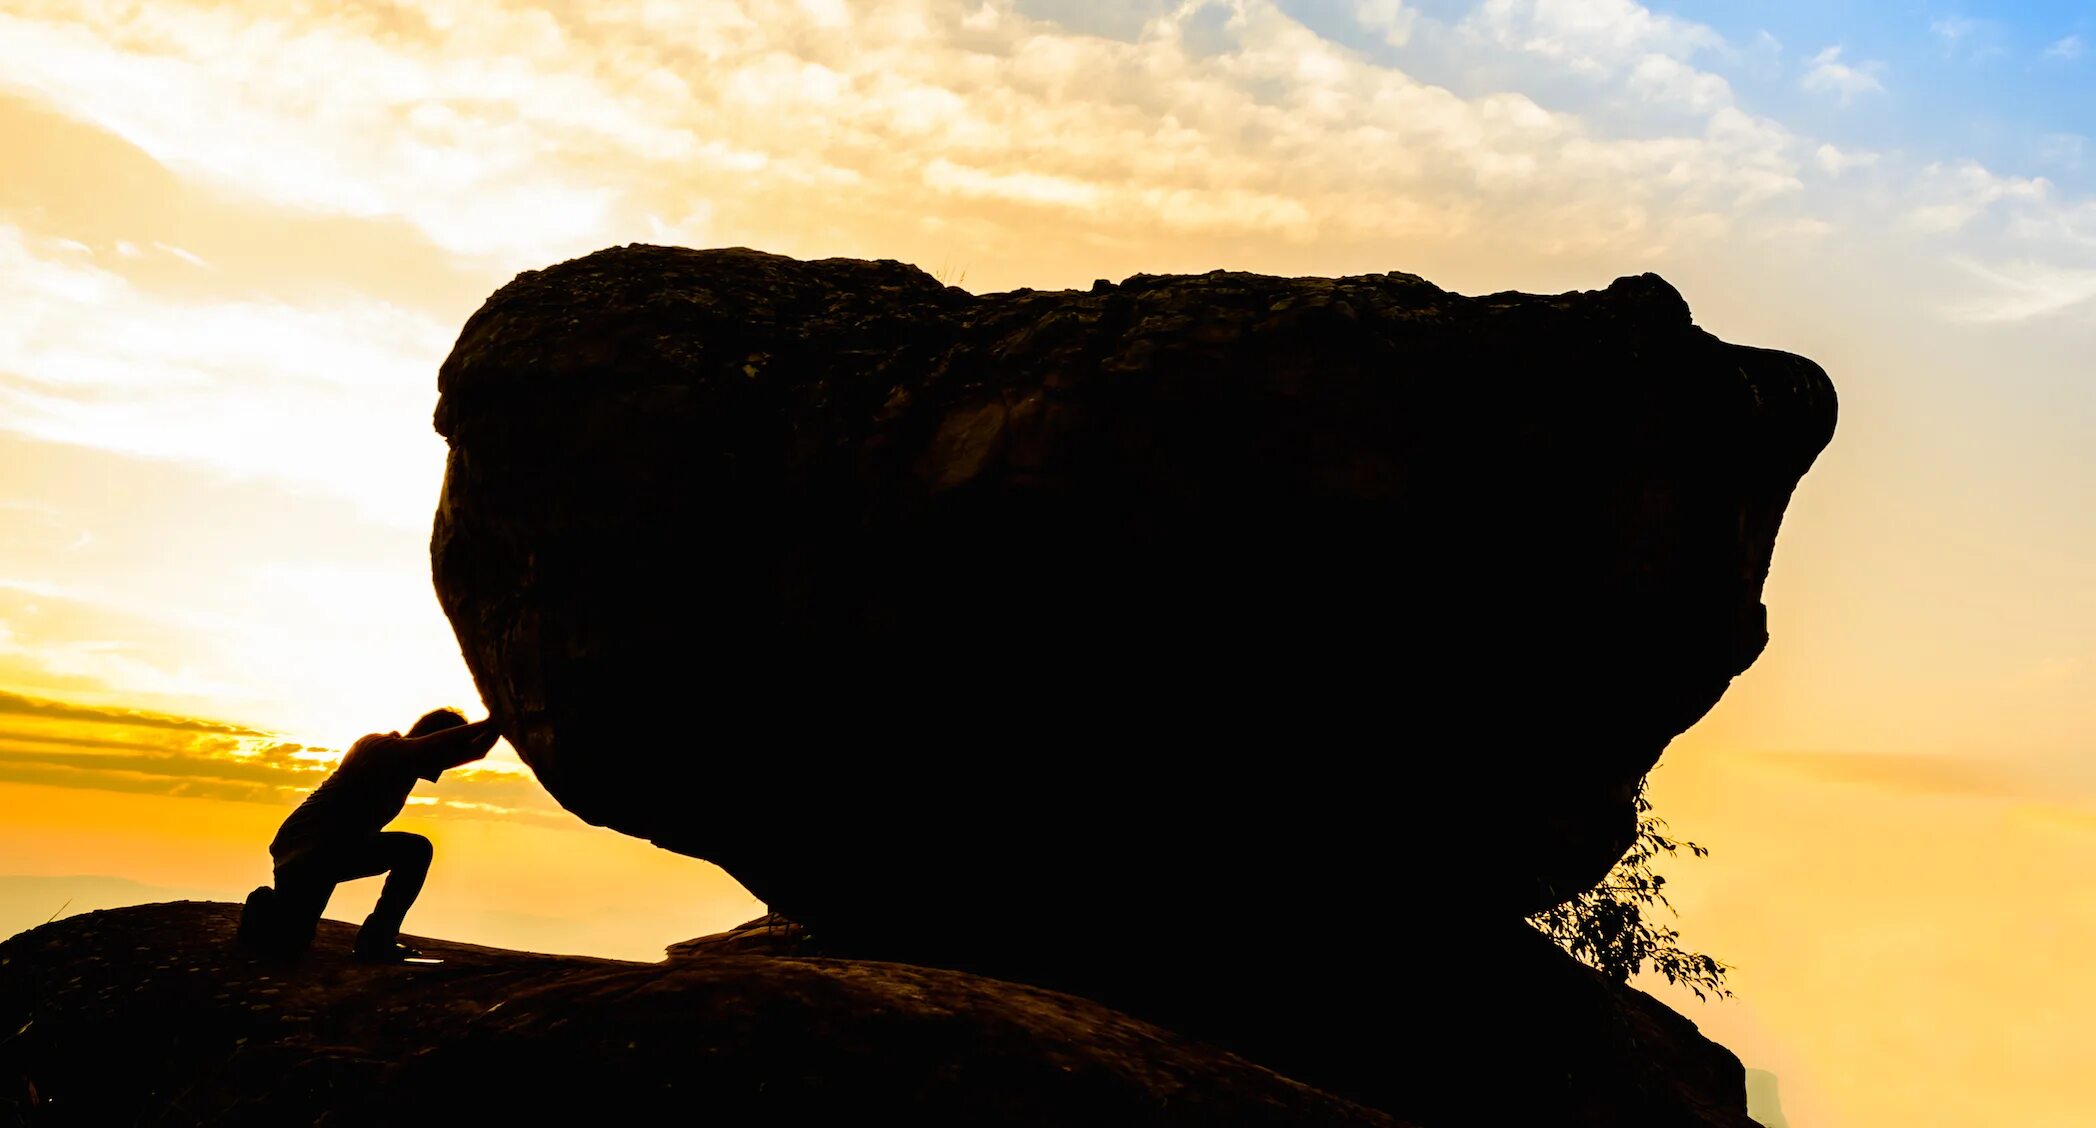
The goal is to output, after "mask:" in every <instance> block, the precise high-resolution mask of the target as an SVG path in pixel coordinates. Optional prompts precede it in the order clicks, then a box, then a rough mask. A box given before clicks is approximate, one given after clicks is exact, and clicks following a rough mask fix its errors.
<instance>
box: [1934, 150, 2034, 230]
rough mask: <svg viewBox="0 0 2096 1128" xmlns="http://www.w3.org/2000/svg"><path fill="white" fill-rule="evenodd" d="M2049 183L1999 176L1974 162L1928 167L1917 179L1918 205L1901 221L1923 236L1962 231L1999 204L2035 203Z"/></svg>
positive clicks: (2026, 178) (2030, 178)
mask: <svg viewBox="0 0 2096 1128" xmlns="http://www.w3.org/2000/svg"><path fill="white" fill-rule="evenodd" d="M2051 191H2052V183H2051V182H2050V181H2048V180H2046V179H2045V178H2044V177H2035V178H2032V177H2021V176H1999V175H1996V174H1995V173H1993V172H1992V171H1989V170H1988V168H1987V167H1986V166H1985V165H1982V164H1980V163H1979V162H1978V161H1958V162H1955V163H1952V164H1932V165H1929V166H1928V167H1926V168H1924V169H1922V171H1921V175H1920V177H1919V179H1918V185H1917V195H1918V196H1919V198H1920V201H1921V202H1919V203H1916V204H1914V205H1913V206H1912V207H1910V208H1909V209H1908V210H1907V212H1906V215H1905V216H1904V217H1903V220H1904V223H1905V225H1906V226H1907V227H1908V228H1909V229H1911V230H1913V231H1916V232H1919V233H1921V234H1925V235H1947V234H1951V233H1953V232H1956V231H1960V230H1962V229H1963V228H1964V227H1965V226H1966V225H1967V224H1969V223H1971V222H1972V221H1973V220H1974V219H1977V218H1978V217H1979V216H1980V215H1981V214H1982V213H1984V212H1985V211H1986V210H1987V209H1989V208H1991V207H1993V206H1994V205H1995V204H1998V203H2001V202H2003V201H2024V202H2029V203H2039V202H2043V201H2045V200H2046V199H2047V197H2048V196H2049V195H2050V193H2051Z"/></svg>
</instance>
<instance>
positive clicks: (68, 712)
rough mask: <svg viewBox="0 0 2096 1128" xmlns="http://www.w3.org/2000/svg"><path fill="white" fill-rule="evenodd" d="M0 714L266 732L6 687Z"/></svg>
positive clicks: (231, 733) (225, 731) (234, 733)
mask: <svg viewBox="0 0 2096 1128" xmlns="http://www.w3.org/2000/svg"><path fill="white" fill-rule="evenodd" d="M0 715H4V716H27V717H49V718H53V719H56V720H66V721H91V722H94V723H96V724H104V725H117V726H121V727H125V728H153V729H169V730H173V731H176V732H201V733H215V734H220V735H225V736H265V735H267V734H266V733H263V732H261V731H259V730H256V729H251V728H247V727H246V726H244V725H235V724H228V723H226V722H224V721H208V720H202V719H199V718H196V717H173V716H168V715H166V714H162V713H150V712H144V711H141V710H135V709H110V708H103V707H100V706H93V705H72V704H68V703H66V702H63V701H49V700H45V699H42V698H36V697H26V696H24V695H22V694H19V693H8V692H5V691H0Z"/></svg>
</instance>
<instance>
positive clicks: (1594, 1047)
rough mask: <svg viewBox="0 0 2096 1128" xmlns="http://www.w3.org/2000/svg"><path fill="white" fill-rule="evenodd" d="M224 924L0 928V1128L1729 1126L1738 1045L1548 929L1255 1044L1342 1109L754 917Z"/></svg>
mask: <svg viewBox="0 0 2096 1128" xmlns="http://www.w3.org/2000/svg"><path fill="white" fill-rule="evenodd" d="M238 914H239V909H238V907H237V906H234V905H224V904H213V903H202V902H177V903H172V904H161V905H141V906H137V907H134V908H128V909H116V910H111V911H107V912H98V913H90V914H86V915H84V916H79V917H74V918H70V919H67V920H63V921H59V922H56V923H53V924H48V925H45V926H43V927H41V928H37V929H33V930H31V931H29V932H25V933H23V934H21V935H19V936H16V937H14V938H13V939H10V940H8V941H6V942H5V943H4V944H0V1038H4V1041H0V1124H22V1125H29V1124H35V1125H74V1124H79V1125H101V1124H170V1125H184V1124H214V1125H239V1124H255V1125H277V1124H308V1123H312V1124H325V1125H330V1126H337V1128H339V1126H344V1125H365V1124H437V1123H445V1124H457V1123H516V1124H538V1123H549V1122H550V1123H614V1124H616V1123H655V1122H666V1121H669V1120H671V1119H674V1120H676V1121H679V1122H683V1121H693V1122H697V1121H705V1122H709V1123H724V1124H758V1123H761V1124H767V1125H783V1126H792V1125H825V1126H828V1125H835V1124H840V1123H908V1124H930V1125H940V1124H952V1125H962V1124H969V1125H974V1124H1000V1125H1073V1126H1074V1125H1146V1126H1147V1125H1223V1126H1227V1125H1247V1126H1251V1125H1276V1126H1278V1125H1333V1126H1337V1125H1406V1124H1418V1125H1426V1126H1433V1128H1438V1126H1455V1125H1472V1124H1515V1123H1553V1124H1569V1125H1595V1126H1600V1125H1626V1124H1636V1125H1649V1126H1655V1128H1665V1126H1672V1125H1683V1126H1689V1125H1716V1126H1722V1128H1751V1122H1750V1121H1748V1120H1747V1119H1746V1117H1745V1114H1744V1111H1743V1105H1744V1088H1743V1081H1742V1075H1741V1072H1740V1068H1739V1063H1738V1061H1737V1060H1736V1059H1734V1058H1733V1057H1732V1056H1731V1055H1730V1054H1729V1053H1727V1052H1726V1051H1725V1050H1724V1049H1722V1048H1721V1047H1718V1046H1715V1045H1713V1044H1711V1043H1709V1042H1707V1041H1705V1040H1704V1039H1702V1038H1701V1037H1700V1035H1698V1034H1696V1032H1695V1027H1694V1026H1693V1025H1692V1024H1690V1023H1689V1022H1688V1021H1687V1020H1685V1019H1682V1018H1681V1017H1680V1016H1678V1015H1675V1014H1673V1013H1672V1012H1671V1011H1668V1010H1667V1009H1666V1008H1665V1007H1662V1006H1660V1005H1659V1004H1657V1003H1656V1002H1654V1001H1652V1000H1651V999H1649V998H1647V997H1645V996H1643V995H1641V994H1639V993H1638V992H1635V991H1629V990H1627V989H1624V988H1620V987H1615V986H1612V985H1609V984H1607V983H1604V982H1603V981H1601V980H1600V979H1599V978H1598V977H1595V976H1593V975H1592V974H1591V973H1588V972H1586V971H1585V969H1583V968H1579V967H1577V966H1576V965H1573V964H1571V963H1570V961H1568V960H1564V959H1563V958H1562V956H1560V955H1559V954H1558V953H1556V952H1555V951H1554V950H1553V949H1550V948H1549V946H1548V945H1547V944H1542V945H1541V946H1540V947H1538V946H1535V945H1519V944H1517V945H1512V946H1499V945H1494V944H1491V943H1483V944H1479V945H1471V946H1468V947H1466V949H1465V950H1464V951H1462V952H1461V953H1458V954H1456V958H1455V960H1454V962H1453V964H1452V965H1451V966H1449V967H1447V968H1446V969H1444V972H1445V973H1444V974H1441V975H1438V976H1431V975H1429V976H1421V977H1420V978H1421V979H1422V980H1423V981H1426V982H1439V983H1441V984H1443V986H1442V987H1440V988H1438V989H1437V988H1429V987H1425V986H1422V987H1421V988H1419V989H1418V990H1416V991H1414V992H1413V994H1412V996H1411V997H1410V998H1409V999H1407V1000H1406V1001H1405V1003H1404V1005H1403V1007H1402V1009H1399V1010H1394V1011H1391V1012H1387V1013H1379V1014H1367V1013H1360V1014H1357V1015H1356V1016H1355V1017H1356V1020H1357V1022H1358V1024H1359V1025H1358V1027H1357V1028H1349V1027H1347V1026H1342V1025H1329V1026H1327V1027H1325V1028H1321V1029H1308V1028H1299V1029H1296V1030H1293V1031H1277V1032H1276V1034H1277V1036H1276V1038H1275V1039H1274V1040H1273V1041H1272V1045H1271V1047H1270V1048H1273V1049H1275V1050H1276V1051H1277V1052H1279V1053H1280V1054H1281V1056H1282V1057H1294V1058H1298V1059H1301V1060H1303V1061H1305V1062H1313V1061H1314V1062H1325V1063H1328V1064H1329V1063H1330V1062H1332V1060H1333V1059H1334V1057H1335V1055H1337V1056H1339V1057H1342V1058H1343V1057H1345V1056H1347V1055H1348V1054H1349V1053H1351V1055H1352V1056H1353V1057H1355V1058H1357V1059H1361V1060H1359V1061H1357V1062H1356V1064H1355V1066H1354V1067H1353V1068H1351V1069H1350V1070H1347V1071H1346V1072H1349V1073H1350V1074H1351V1075H1353V1076H1356V1077H1358V1076H1361V1075H1363V1073H1364V1072H1373V1073H1374V1074H1375V1075H1376V1076H1378V1077H1379V1078H1380V1079H1381V1080H1380V1082H1379V1083H1378V1084H1377V1085H1375V1086H1373V1088H1374V1090H1375V1091H1373V1092H1363V1093H1359V1094H1356V1095H1357V1096H1359V1097H1361V1098H1362V1100H1348V1099H1345V1098H1342V1097H1340V1096H1337V1095H1333V1094H1332V1093H1329V1092H1324V1091H1320V1090H1318V1089H1316V1088H1313V1087H1311V1086H1310V1085H1307V1084H1305V1083H1302V1082H1301V1081H1299V1080H1294V1079H1291V1078H1289V1077H1286V1076H1282V1075H1281V1074H1280V1073H1276V1072H1274V1071H1272V1070H1270V1069H1268V1068H1264V1067H1263V1066H1262V1065H1260V1064H1255V1063H1254V1062H1253V1061H1250V1060H1247V1059H1246V1057H1243V1056H1239V1055H1237V1054H1233V1053H1230V1052H1228V1051H1226V1050H1224V1049H1221V1048H1218V1047H1216V1046H1215V1045H1212V1044H1207V1043H1204V1042H1201V1041H1198V1040H1195V1039H1192V1038H1188V1037H1185V1036H1182V1035H1180V1034H1177V1033H1174V1032H1171V1031H1169V1030H1166V1029H1162V1028H1160V1027H1158V1026H1155V1025H1151V1024H1149V1023H1145V1022H1142V1021H1138V1020H1136V1019H1133V1018H1130V1017H1128V1016H1127V1015H1125V1014H1121V1013H1117V1012H1115V1011H1112V1010H1109V1009H1107V1008H1105V1007H1103V1006H1100V1005H1098V1004H1096V1003H1092V1002H1088V1001H1086V1000H1084V999H1080V998H1076V997H1073V996H1070V995H1065V994H1060V993H1057V992H1054V991H1048V990H1043V989H1039V988H1035V987H1028V986H1021V985H1018V984H1013V983H1009V982H1003V981H999V980H995V979H990V978H985V977H982V976H976V975H971V974H967V973H964V972H958V971H948V970H939V969H933V968H924V967H914V966H908V965H902V964H894V963H884V962H877V961H865V960H848V959H838V958H834V957H829V956H824V955H821V954H819V953H820V951H821V948H820V945H819V944H818V943H816V942H815V941H814V940H812V939H811V938H810V937H809V936H807V935H806V934H805V933H803V932H802V930H800V929H799V928H797V927H795V926H792V925H790V924H785V923H783V922H778V921H760V922H752V924H751V925H749V926H745V927H744V928H742V929H738V930H736V931H735V932H731V933H727V934H723V935H721V936H716V937H707V938H702V939H700V940H696V941H688V942H686V943H683V944H679V945H674V946H672V951H671V958H669V959H667V960H665V961H664V962H663V963H660V964H636V963H623V962H617V961H611V960H600V959H588V958H581V957H573V956H549V955H539V954H534V953H528V952H511V951H503V950H499V949H493V948H484V947H476V946H473V945H467V944H454V943H447V942H444V941H439V940H427V939H417V940H416V941H415V943H416V944H417V945H418V946H420V947H422V948H423V949H424V950H426V951H427V952H429V953H430V954H431V955H433V956H437V957H440V958H442V959H443V961H444V962H443V963H442V964H440V965H437V966H430V967H417V966H401V967H371V966H367V965H362V964H357V963H353V962H350V961H349V960H348V958H347V954H348V948H349V944H350V938H351V932H352V930H351V928H350V927H349V926H348V925H344V924H338V923H335V922H323V925H322V928H321V932H320V936H319V939H318V943H317V946H316V948H315V950H314V952H313V953H312V954H311V955H310V956H309V957H308V958H307V959H306V960H305V961H304V962H302V963H298V964H294V965H282V964H271V963H262V962H257V961H256V960H254V959H253V958H251V957H249V956H247V955H245V954H244V953H242V952H241V951H239V950H238V949H236V948H235V947H234V945H233V943H232V937H233V931H234V927H235V924H236V922H237V919H238ZM1292 927H1296V928H1299V929H1304V930H1317V929H1320V928H1324V927H1326V925H1325V924H1324V923H1323V922H1318V921H1314V920H1311V921H1298V922H1294V924H1293V925H1292ZM1529 939H1537V940H1539V938H1537V937H1534V936H1533V934H1531V935H1530V937H1529ZM1333 943H1334V946H1335V948H1337V947H1340V946H1343V945H1345V944H1347V943H1349V940H1348V938H1345V937H1342V936H1334V937H1333ZM1552 957H1555V958H1552ZM1352 958H1353V959H1355V960H1357V961H1363V962H1365V959H1364V958H1363V957H1358V956H1357V957H1352ZM1342 962H1343V961H1342ZM1287 970H1288V969H1264V970H1260V971H1257V972H1256V973H1255V974H1253V975H1250V976H1248V977H1247V978H1248V979H1252V980H1264V979H1271V978H1274V977H1275V976H1276V975H1277V974H1280V973H1283V972H1285V971H1287ZM1298 970H1303V971H1308V970H1310V969H1298ZM1458 981H1461V983H1460V984H1459V983H1458ZM1305 982H1306V983H1311V982H1319V983H1321V986H1320V988H1319V989H1324V985H1329V983H1330V982H1332V977H1330V976H1329V975H1325V976H1322V977H1319V976H1314V975H1312V976H1308V977H1306V979H1305ZM1235 986H1236V985H1235V984H1233V983H1230V982H1223V981H1219V982H1217V983H1216V984H1215V993H1216V997H1217V999H1218V1001H1219V1003H1225V1005H1226V1001H1227V1000H1228V999H1229V998H1230V997H1231V996H1232V994H1233V992H1234V989H1235ZM1393 1031H1400V1032H1402V1033H1401V1036H1398V1037H1395V1038H1393V1036H1392V1032H1393ZM1349 1046H1351V1047H1352V1049H1351V1051H1349V1050H1347V1049H1346V1047H1349ZM1289 1047H1294V1051H1293V1052H1291V1051H1290V1049H1289ZM1370 1058H1373V1059H1374V1060H1373V1066H1374V1068H1373V1069H1372V1070H1364V1069H1363V1068H1361V1067H1362V1066H1365V1065H1367V1064H1369V1061H1368V1059H1370ZM1364 1101H1365V1102H1368V1103H1364ZM1370 1103H1376V1104H1381V1105H1382V1106H1384V1107H1383V1109H1382V1110H1378V1109H1377V1108H1374V1107H1369V1104H1370Z"/></svg>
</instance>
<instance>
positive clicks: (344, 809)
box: [250, 709, 501, 963]
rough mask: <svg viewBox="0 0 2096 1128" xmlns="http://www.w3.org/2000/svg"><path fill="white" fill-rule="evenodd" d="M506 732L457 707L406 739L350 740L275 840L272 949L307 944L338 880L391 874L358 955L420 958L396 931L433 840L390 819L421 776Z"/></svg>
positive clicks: (469, 755)
mask: <svg viewBox="0 0 2096 1128" xmlns="http://www.w3.org/2000/svg"><path fill="white" fill-rule="evenodd" d="M500 735H501V734H500V733H497V732H496V731H495V724H494V721H493V720H492V719H490V720H485V721H479V722H476V723H474V724H467V723H466V718H465V715H464V714H462V713H460V712H459V711H458V710H456V709H437V710H434V711H432V712H430V713H426V714H424V715H423V717H422V719H421V720H418V721H416V722H415V724H414V727H412V728H410V729H409V730H408V734H407V735H406V736H402V735H400V734H399V733H397V732H388V733H373V734H371V735H370V736H366V737H364V738H362V739H360V740H358V741H357V742H356V743H355V744H352V745H350V746H349V752H348V753H347V754H346V755H344V756H343V757H342V762H341V763H340V764H338V765H336V767H335V770H334V772H333V774H331V775H329V776H328V777H327V779H325V780H323V781H321V784H320V786H319V787H316V788H314V789H313V793H312V794H311V795H308V796H306V801H305V802H303V803H300V804H299V805H298V809H297V810H295V811H293V812H291V817H290V818H287V819H285V820H284V825H283V828H282V829H280V830H278V831H277V836H276V839H275V840H274V841H272V842H271V843H270V844H269V854H270V857H272V858H274V859H275V860H276V895H275V898H274V900H273V907H272V908H270V909H269V910H268V914H267V915H268V916H269V917H271V918H273V921H274V926H273V927H270V928H269V929H268V932H269V933H270V935H271V939H272V940H273V943H270V944H269V945H268V946H269V947H271V948H275V949H277V950H278V951H280V952H281V953H282V954H287V955H288V954H296V953H298V952H301V951H304V950H305V949H306V947H307V946H309V945H310V944H311V943H312V942H313V930H314V928H315V927H316V926H317V925H318V924H319V923H320V914H321V911H322V910H324V909H326V908H327V903H328V898H329V897H331V896H333V895H334V892H335V886H336V885H337V884H338V883H340V882H344V881H350V880H353V879H355V878H359V877H375V876H377V875H379V874H385V875H386V885H385V888H384V889H383V890H381V891H380V893H379V897H378V905H377V906H376V907H375V908H374V909H373V910H372V912H371V915H370V916H369V917H367V918H365V920H364V927H363V928H362V929H361V930H359V931H358V933H357V944H356V955H357V958H359V959H362V960H371V961H377V962H388V963H397V962H399V961H401V960H404V959H407V958H409V957H412V956H418V955H420V954H421V953H419V952H417V951H415V950H414V949H413V948H409V947H407V946H405V945H403V944H401V943H400V942H399V936H400V925H401V921H403V920H404V919H406V917H407V915H408V907H409V906H410V905H413V904H414V903H415V897H416V895H417V894H419V893H421V892H422V879H423V878H424V877H426V876H428V874H429V861H430V845H429V839H427V838H424V837H422V836H421V835H419V834H410V833H407V832H405V831H398V830H387V829H385V826H386V824H387V823H389V822H392V821H393V819H394V816H396V815H398V814H400V812H401V809H402V808H404V807H406V806H407V802H408V792H410V791H413V790H414V789H415V781H416V780H418V779H426V780H430V781H432V782H434V781H435V780H436V778H437V776H438V775H440V774H442V773H443V771H444V770H445V769H446V768H455V767H458V766H459V765H460V764H464V763H469V762H471V761H473V760H478V759H480V758H481V757H482V756H485V755H487V754H488V749H489V748H492V747H494V744H495V740H496V738H497V737H498V736H500ZM257 892H258V893H260V891H259V890H258V891H257ZM250 909H251V911H252V909H253V901H252V899H251V900H250Z"/></svg>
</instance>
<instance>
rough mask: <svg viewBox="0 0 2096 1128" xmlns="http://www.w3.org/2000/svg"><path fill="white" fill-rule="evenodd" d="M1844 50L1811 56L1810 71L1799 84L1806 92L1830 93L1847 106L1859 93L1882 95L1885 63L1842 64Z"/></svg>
mask: <svg viewBox="0 0 2096 1128" xmlns="http://www.w3.org/2000/svg"><path fill="white" fill-rule="evenodd" d="M1841 50H1842V49H1841V48H1840V47H1838V46H1835V47H1828V48H1826V49H1825V50H1823V51H1821V52H1820V53H1819V54H1817V55H1814V56H1813V57H1812V63H1811V68H1812V69H1810V70H1808V71H1806V72H1805V77H1804V78H1803V79H1802V80H1801V81H1800V85H1802V86H1803V87H1804V88H1805V89H1806V90H1808V91H1811V92H1812V93H1814V94H1831V95H1834V96H1835V97H1837V98H1839V99H1840V100H1841V104H1842V105H1844V106H1845V105H1848V104H1849V103H1850V102H1851V101H1853V100H1854V99H1855V97H1856V95H1858V94H1873V93H1876V94H1882V93H1884V91H1885V84H1884V82H1883V81H1881V80H1880V77H1879V76H1881V75H1882V74H1884V72H1885V64H1884V63H1882V62H1877V61H1867V62H1861V63H1857V64H1855V65H1853V66H1851V65H1850V64H1848V63H1844V62H1842V61H1841Z"/></svg>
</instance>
